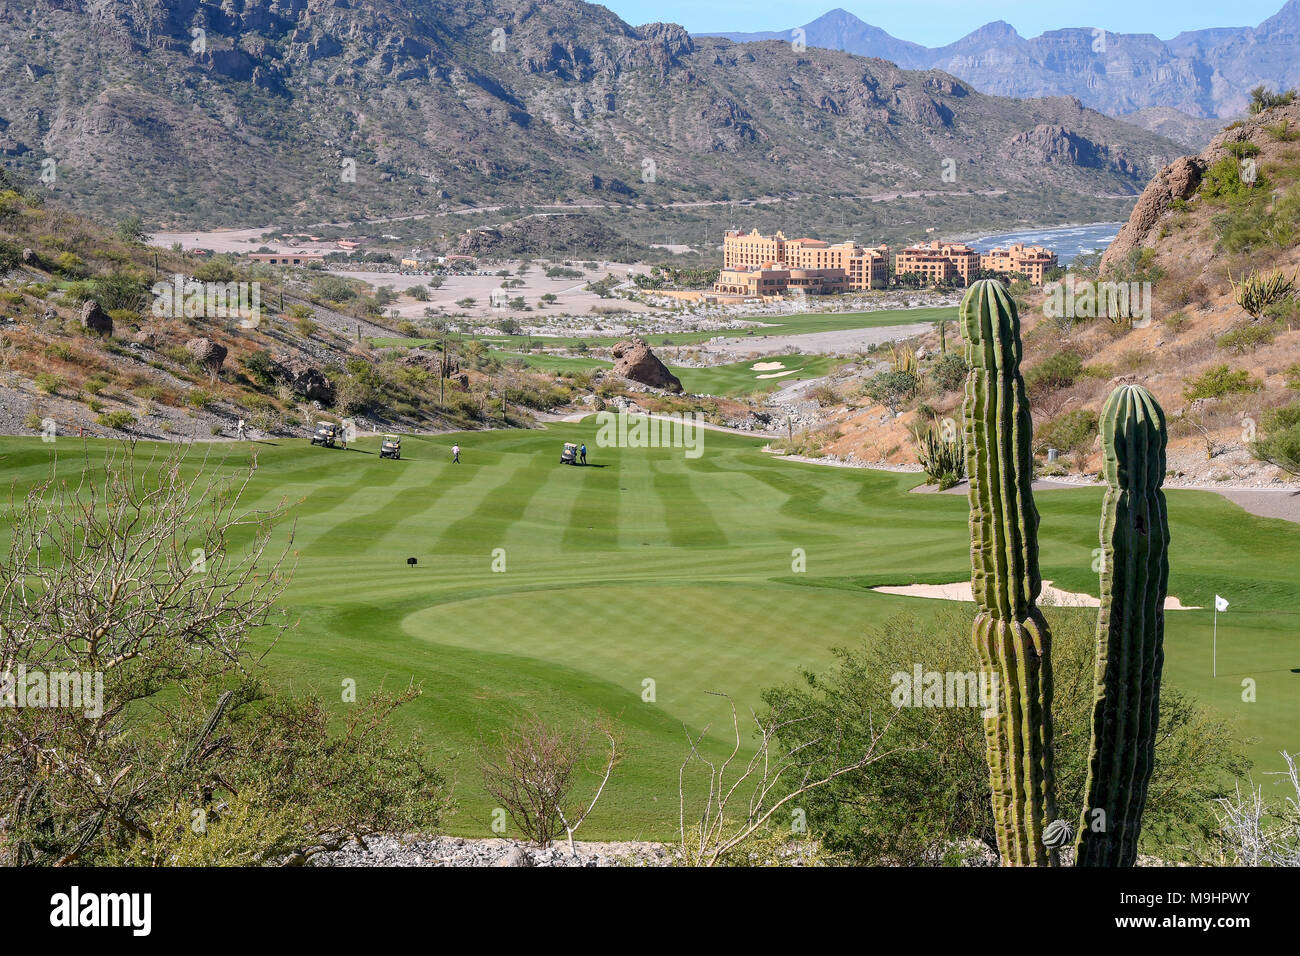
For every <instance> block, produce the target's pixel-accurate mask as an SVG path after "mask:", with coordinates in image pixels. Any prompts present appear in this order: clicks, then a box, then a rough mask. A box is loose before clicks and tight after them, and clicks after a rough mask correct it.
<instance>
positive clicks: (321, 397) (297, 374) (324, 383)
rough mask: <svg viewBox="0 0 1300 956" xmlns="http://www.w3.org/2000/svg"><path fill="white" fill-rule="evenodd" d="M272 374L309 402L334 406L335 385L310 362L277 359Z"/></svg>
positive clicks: (296, 359) (294, 359) (298, 359)
mask: <svg viewBox="0 0 1300 956" xmlns="http://www.w3.org/2000/svg"><path fill="white" fill-rule="evenodd" d="M271 374H272V375H273V376H274V377H275V379H276V381H278V382H279V383H280V384H282V385H287V386H288V387H289V388H290V389H292V390H293V391H294V392H295V393H297V394H298V395H301V396H302V397H303V398H305V399H307V400H309V401H313V402H320V403H321V404H322V405H333V404H334V383H333V382H331V381H330V380H329V378H328V377H327V376H326V375H325V373H324V372H322V371H321V370H320V369H319V368H317V367H316V366H314V365H312V364H311V363H310V362H307V361H305V360H303V359H300V358H296V357H293V356H289V357H287V358H277V359H275V360H274V361H273V362H272V369H271Z"/></svg>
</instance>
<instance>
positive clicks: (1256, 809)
mask: <svg viewBox="0 0 1300 956" xmlns="http://www.w3.org/2000/svg"><path fill="white" fill-rule="evenodd" d="M1282 759H1283V760H1284V761H1286V770H1284V771H1278V772H1277V773H1273V774H1270V776H1277V777H1286V778H1287V782H1288V783H1289V784H1290V786H1291V794H1290V795H1289V796H1287V797H1286V798H1285V799H1284V800H1283V802H1282V804H1281V805H1279V806H1274V805H1271V804H1270V803H1269V802H1267V801H1265V799H1264V790H1263V788H1262V787H1252V788H1250V789H1249V790H1248V791H1246V792H1245V793H1242V790H1241V785H1240V784H1238V785H1237V789H1236V793H1235V794H1233V796H1231V797H1223V798H1220V799H1219V801H1218V804H1219V808H1220V811H1221V812H1220V818H1219V837H1220V840H1221V841H1222V844H1223V848H1224V851H1225V854H1226V855H1227V856H1228V857H1229V858H1230V860H1231V861H1232V862H1235V863H1236V864H1237V865H1239V866H1300V768H1298V767H1297V766H1296V755H1295V754H1289V753H1286V752H1285V751H1283V753H1282Z"/></svg>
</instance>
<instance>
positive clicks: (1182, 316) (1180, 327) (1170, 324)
mask: <svg viewBox="0 0 1300 956" xmlns="http://www.w3.org/2000/svg"><path fill="white" fill-rule="evenodd" d="M1161 322H1162V323H1163V324H1164V326H1165V328H1167V329H1168V330H1169V331H1170V332H1172V333H1174V334H1175V335H1177V334H1178V333H1179V332H1183V331H1185V330H1186V329H1187V326H1188V325H1190V324H1191V320H1190V319H1189V318H1188V317H1187V314H1186V313H1184V312H1171V313H1170V314H1169V315H1166V316H1165V317H1164V318H1163V319H1161Z"/></svg>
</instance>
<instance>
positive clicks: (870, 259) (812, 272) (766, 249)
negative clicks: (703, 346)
mask: <svg viewBox="0 0 1300 956" xmlns="http://www.w3.org/2000/svg"><path fill="white" fill-rule="evenodd" d="M888 278H889V247H888V246H880V247H878V248H872V247H866V246H859V245H857V244H856V243H854V242H841V243H838V244H836V245H831V244H830V243H828V242H826V241H825V240H823V239H811V238H803V239H787V238H786V237H785V234H784V233H781V232H777V233H776V234H775V235H771V236H764V235H761V234H760V233H759V232H758V230H757V229H755V230H753V231H752V232H749V233H744V232H741V231H740V230H733V231H731V232H728V233H727V234H726V236H724V237H723V243H722V272H721V274H720V275H719V276H718V282H717V284H716V285H715V286H714V291H716V292H718V293H722V294H727V295H781V294H783V293H784V292H785V291H786V290H787V289H802V290H803V291H804V292H807V293H812V294H825V293H835V292H847V291H849V290H858V289H882V288H884V287H885V284H886V282H887V281H888Z"/></svg>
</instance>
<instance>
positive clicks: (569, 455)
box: [560, 441, 578, 465]
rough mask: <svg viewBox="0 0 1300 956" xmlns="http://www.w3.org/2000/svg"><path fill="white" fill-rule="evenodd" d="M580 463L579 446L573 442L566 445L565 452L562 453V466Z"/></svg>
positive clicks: (567, 442)
mask: <svg viewBox="0 0 1300 956" xmlns="http://www.w3.org/2000/svg"><path fill="white" fill-rule="evenodd" d="M577 461H578V446H577V445H575V444H574V443H573V442H571V441H566V442H565V443H564V451H562V452H560V464H561V465H573V464H576V463H577Z"/></svg>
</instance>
